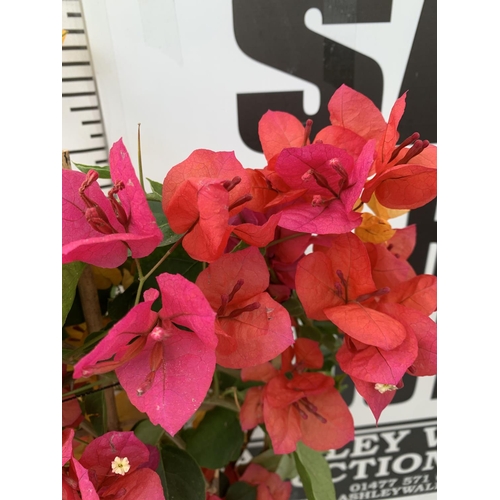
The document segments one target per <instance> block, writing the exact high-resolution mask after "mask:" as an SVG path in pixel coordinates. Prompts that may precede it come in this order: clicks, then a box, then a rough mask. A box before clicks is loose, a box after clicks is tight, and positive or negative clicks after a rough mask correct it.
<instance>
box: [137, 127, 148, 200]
mask: <svg viewBox="0 0 500 500" xmlns="http://www.w3.org/2000/svg"><path fill="white" fill-rule="evenodd" d="M137 156H138V161H139V181H140V182H141V186H142V190H143V191H144V192H146V190H145V189H144V177H143V175H142V155H141V124H140V123H138V124H137Z"/></svg>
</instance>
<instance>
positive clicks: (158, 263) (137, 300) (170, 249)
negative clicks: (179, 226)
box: [134, 229, 191, 306]
mask: <svg viewBox="0 0 500 500" xmlns="http://www.w3.org/2000/svg"><path fill="white" fill-rule="evenodd" d="M190 230H191V229H190ZM190 230H189V231H190ZM189 231H187V232H186V233H184V234H183V235H182V237H181V238H180V239H179V240H177V241H176V242H175V243H174V244H173V245H172V246H171V247H170V248H169V249H168V251H167V252H166V253H165V255H164V256H163V257H162V258H161V259H160V260H159V261H158V262H157V263H156V264H155V265H154V267H153V268H152V269H151V270H150V271H149V272H148V273H147V274H146V275H143V276H142V277H141V275H142V270H141V266H140V264H139V261H138V260H137V259H135V261H136V263H137V271H138V273H139V288H137V293H136V295H135V303H134V305H135V306H136V305H137V304H138V303H139V300H140V298H141V293H142V288H143V287H144V283H145V282H146V280H147V279H148V278H149V277H150V276H151V275H152V274H153V273H154V272H155V271H156V270H157V269H158V268H159V267H160V266H161V265H162V264H163V262H164V261H165V259H166V258H167V257H168V256H169V255H170V254H172V252H173V251H174V250H175V249H176V248H177V247H178V246H179V244H180V243H181V241H182V239H183V238H184V236H186V234H187V233H188V232H189Z"/></svg>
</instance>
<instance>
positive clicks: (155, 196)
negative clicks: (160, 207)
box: [146, 193, 161, 203]
mask: <svg viewBox="0 0 500 500" xmlns="http://www.w3.org/2000/svg"><path fill="white" fill-rule="evenodd" d="M146 200H148V201H159V202H160V203H161V194H158V193H146Z"/></svg>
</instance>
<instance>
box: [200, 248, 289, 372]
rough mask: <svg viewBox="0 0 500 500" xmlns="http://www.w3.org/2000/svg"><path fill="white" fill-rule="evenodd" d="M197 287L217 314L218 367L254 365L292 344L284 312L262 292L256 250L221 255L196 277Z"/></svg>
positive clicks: (265, 277)
mask: <svg viewBox="0 0 500 500" xmlns="http://www.w3.org/2000/svg"><path fill="white" fill-rule="evenodd" d="M196 284H197V285H198V286H199V287H200V289H201V290H202V291H203V293H204V294H205V297H206V298H207V299H208V301H209V302H210V305H211V306H212V308H213V310H214V311H217V325H218V330H217V333H218V337H219V343H218V345H217V351H216V352H217V363H219V364H221V365H222V366H225V367H227V368H243V367H248V366H253V365H258V364H261V363H264V362H266V361H269V360H271V359H273V358H275V357H276V356H278V355H279V354H280V353H281V352H283V351H284V350H285V349H286V348H287V347H288V346H289V345H291V344H292V343H293V335H292V328H291V320H290V315H289V313H288V311H287V310H286V309H285V308H284V307H283V306H282V305H281V304H279V303H278V302H276V301H275V300H273V299H272V298H271V296H270V295H269V294H268V293H267V292H265V290H266V289H267V287H268V285H269V271H268V270H267V266H266V262H265V260H264V257H262V255H261V254H260V252H259V250H258V249H257V248H256V247H249V248H245V249H244V250H240V251H238V252H234V253H229V254H224V255H222V256H221V257H220V258H219V259H217V260H216V261H215V262H213V263H212V264H210V265H209V266H208V267H207V268H206V269H205V270H204V271H202V272H201V273H200V274H199V275H198V278H197V279H196Z"/></svg>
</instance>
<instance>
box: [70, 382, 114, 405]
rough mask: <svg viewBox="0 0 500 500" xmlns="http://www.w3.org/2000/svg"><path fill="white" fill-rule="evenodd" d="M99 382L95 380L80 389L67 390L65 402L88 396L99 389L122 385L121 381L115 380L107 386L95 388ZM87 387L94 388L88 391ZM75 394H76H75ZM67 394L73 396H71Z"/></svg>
mask: <svg viewBox="0 0 500 500" xmlns="http://www.w3.org/2000/svg"><path fill="white" fill-rule="evenodd" d="M98 384H99V382H94V383H93V384H87V385H84V386H82V387H79V388H78V389H73V390H72V391H68V392H65V393H64V394H63V395H62V397H63V403H65V402H66V401H70V400H72V399H76V398H79V397H80V396H86V395H87V394H91V393H93V392H98V391H104V390H105V389H109V388H110V387H115V386H117V385H120V382H115V383H114V384H111V385H107V386H106V387H99V388H97V389H94V387H95V386H96V385H98ZM87 389H93V390H91V391H88V390H87ZM73 394H75V396H73ZM67 396H73V397H71V398H69V397H67Z"/></svg>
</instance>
